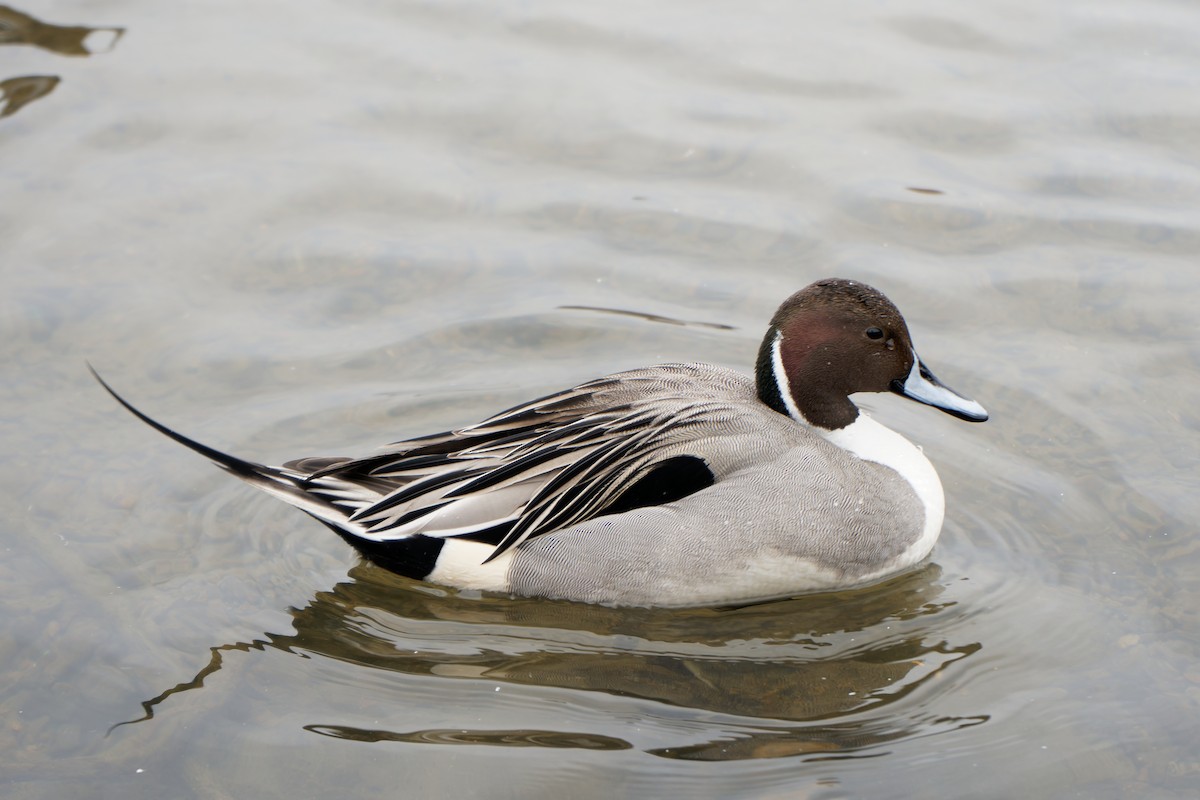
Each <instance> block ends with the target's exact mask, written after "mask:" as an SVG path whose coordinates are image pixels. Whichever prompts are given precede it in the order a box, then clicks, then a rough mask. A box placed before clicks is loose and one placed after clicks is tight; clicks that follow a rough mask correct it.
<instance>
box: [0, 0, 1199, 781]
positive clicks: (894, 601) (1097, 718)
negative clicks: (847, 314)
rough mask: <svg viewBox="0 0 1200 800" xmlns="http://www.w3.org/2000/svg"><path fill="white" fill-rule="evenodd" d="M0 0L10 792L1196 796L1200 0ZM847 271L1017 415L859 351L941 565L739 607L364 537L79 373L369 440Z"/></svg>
mask: <svg viewBox="0 0 1200 800" xmlns="http://www.w3.org/2000/svg"><path fill="white" fill-rule="evenodd" d="M30 15H32V18H36V19H32V18H31V17H30ZM0 20H3V27H0V42H3V43H5V44H7V45H8V46H5V47H3V49H2V50H0V66H2V69H3V74H2V75H0V89H2V90H3V93H4V97H3V99H0V103H2V104H3V107H2V108H0V113H3V114H4V116H3V117H0V142H2V143H3V149H4V153H5V156H6V157H5V160H4V166H3V167H2V170H3V172H2V177H3V186H4V187H6V189H7V191H6V192H5V195H4V197H5V198H6V201H7V202H5V203H4V206H3V213H2V215H0V248H2V252H3V260H2V261H0V270H2V271H3V276H4V287H5V289H4V292H3V294H2V295H0V331H2V333H3V335H2V337H0V341H2V342H3V344H0V348H2V350H0V374H2V375H3V386H4V393H3V395H2V396H0V429H2V431H3V437H4V439H3V440H4V442H5V443H6V445H7V446H6V447H5V453H6V455H5V456H3V457H2V458H0V480H2V484H3V486H4V487H5V488H4V490H3V491H2V492H0V511H2V515H0V519H3V520H4V522H3V523H2V524H0V547H2V548H3V550H2V552H3V558H0V581H2V583H0V585H2V586H3V587H4V589H3V593H2V594H0V608H2V610H3V618H4V632H5V635H4V637H3V640H2V643H0V687H3V688H0V712H2V714H3V720H2V722H0V793H2V794H3V795H4V796H5V797H12V798H42V797H56V798H57V797H68V796H86V797H120V798H131V797H153V798H161V797H179V798H191V797H195V798H209V797H263V798H269V797H297V796H311V795H316V794H328V793H330V792H336V793H337V794H339V795H340V796H346V797H377V796H381V795H383V794H385V793H386V794H387V795H395V794H396V792H397V791H400V792H401V793H403V794H405V795H412V796H430V797H449V796H460V795H461V796H486V797H521V798H527V797H539V796H556V797H558V796H562V797H578V798H590V797H606V798H607V797H613V796H635V797H636V796H695V797H720V798H728V797H744V798H766V797H797V796H799V797H822V798H837V797H862V796H871V797H896V798H908V797H932V796H949V797H971V798H974V797H978V798H991V797H1028V798H1042V797H1046V798H1050V797H1054V798H1057V797H1088V798H1109V797H1111V798H1117V797H1139V798H1143V797H1149V798H1176V797H1179V798H1183V797H1194V796H1195V795H1196V794H1197V792H1198V791H1200V755H1198V753H1200V735H1198V733H1197V724H1196V721H1197V719H1198V714H1197V712H1198V710H1200V709H1198V705H1200V667H1198V666H1197V664H1198V663H1200V661H1198V659H1197V655H1198V653H1197V651H1198V649H1200V648H1198V646H1197V641H1198V640H1200V639H1198V634H1200V616H1198V614H1197V611H1196V609H1197V607H1198V602H1197V601H1198V599H1200V580H1198V579H1197V577H1196V576H1197V575H1200V545H1197V544H1196V538H1195V531H1196V525H1195V520H1196V519H1197V518H1198V516H1200V514H1198V512H1200V501H1198V500H1197V499H1196V498H1197V497H1200V492H1198V491H1197V489H1198V488H1200V486H1198V484H1200V471H1198V469H1197V466H1198V463H1197V462H1198V459H1197V453H1198V452H1200V435H1198V433H1197V431H1198V429H1200V417H1198V414H1197V408H1200V380H1197V377H1196V376H1197V367H1198V366H1200V335H1198V334H1200V329H1198V327H1197V324H1196V319H1195V307H1196V299H1197V298H1198V297H1200V272H1197V270H1196V269H1195V264H1194V261H1195V257H1196V254H1197V252H1200V233H1198V230H1197V226H1196V222H1195V214H1194V209H1195V207H1196V204H1197V200H1200V172H1198V169H1197V165H1198V164H1200V136H1198V135H1197V134H1198V133H1200V121H1198V120H1200V118H1198V117H1197V115H1196V114H1195V112H1194V111H1193V108H1194V102H1195V97H1196V91H1197V89H1198V86H1197V84H1198V83H1200V80H1198V77H1197V76H1200V56H1198V55H1197V51H1196V48H1195V44H1194V43H1195V42H1196V41H1197V39H1198V37H1200V11H1197V10H1196V9H1194V8H1193V7H1192V6H1191V5H1189V4H1183V3H1172V2H1166V0H1157V1H1155V2H1150V3H1137V4H1134V3H1132V2H1127V1H1126V2H1105V3H1083V2H1064V3H1056V4H1050V5H1046V4H1040V3H1030V2H1017V3H1013V2H1004V3H999V2H985V3H983V4H978V3H977V4H971V5H970V6H966V5H962V4H950V3H942V2H936V1H935V0H914V2H910V3H906V4H902V5H901V4H871V5H867V6H863V5H825V6H814V5H812V4H807V5H803V6H794V5H792V4H780V3H769V2H750V3H742V4H739V5H738V6H736V7H733V6H720V5H712V4H705V5H700V6H697V5H696V4H684V3H665V4H664V3H658V4H646V3H616V4H612V3H609V4H594V3H592V4H588V3H561V2H560V3H539V2H522V3H504V4H496V3H472V2H440V3H436V4H433V3H430V4H423V3H406V4H380V3H369V2H353V3H339V4H332V3H322V2H317V1H316V0H308V1H307V2H302V3H300V4H291V5H290V6H288V7H287V10H286V11H283V10H282V9H281V7H280V6H279V5H278V4H268V3H215V2H210V3H204V4H182V5H178V4H176V5H163V4H151V3H146V2H133V1H132V0H129V1H128V2H120V1H119V0H114V1H113V2H106V3H90V4H82V5H81V4H68V3H62V2H48V3H43V4H41V5H39V6H38V7H37V8H36V9H35V8H32V7H22V8H20V9H19V10H18V9H0ZM31 20H32V21H31ZM38 21H40V22H42V23H49V24H52V25H57V26H59V28H58V29H55V28H46V27H44V26H41V25H39V24H37V23H38ZM63 27H66V28H71V27H75V28H77V29H78V30H74V31H70V30H66V31H64V30H62V28H63ZM87 28H95V29H98V30H94V31H88V30H85V29H87ZM81 50H82V51H84V52H85V53H88V54H87V55H85V54H82V53H81V52H80V51H81ZM828 275H844V276H848V277H855V278H859V279H862V280H865V281H868V282H870V283H872V284H875V285H877V286H878V287H879V288H881V289H882V290H884V291H885V292H886V293H887V294H888V295H889V296H891V297H892V299H894V300H895V301H896V302H897V303H898V305H899V306H900V307H901V309H902V310H903V311H904V312H905V314H906V315H907V317H908V319H909V322H910V325H911V327H912V329H913V334H914V337H915V339H916V342H917V345H918V347H919V348H920V352H921V353H922V355H923V357H924V358H925V359H926V360H927V361H928V362H929V363H930V365H931V366H932V367H933V368H934V369H935V371H936V372H937V373H938V374H939V376H940V377H942V378H943V379H945V380H946V381H947V382H948V383H949V384H950V385H952V386H954V387H956V388H958V389H961V390H962V391H964V392H966V393H969V394H971V395H972V396H974V397H976V398H977V399H979V400H980V401H981V402H982V403H983V404H984V405H985V406H986V407H987V408H988V409H989V411H991V412H992V414H993V419H992V421H990V422H989V423H987V424H986V425H983V426H968V425H964V424H962V423H960V422H958V421H956V420H954V419H951V418H949V417H947V416H945V415H941V414H937V413H936V412H933V411H931V410H929V409H927V408H921V407H918V406H916V405H915V404H909V403H905V402H904V401H902V400H899V399H898V398H868V399H867V400H866V401H865V404H866V405H868V406H870V407H871V408H872V410H873V411H874V412H875V413H876V415H877V416H879V417H880V418H882V419H883V420H884V421H885V422H887V423H888V424H890V425H892V426H893V427H895V428H897V429H899V430H901V431H903V432H905V433H906V434H907V435H909V436H910V438H912V439H914V440H915V441H918V442H919V443H921V444H922V445H923V446H924V447H925V449H926V451H927V452H928V453H929V454H930V456H931V458H932V459H933V461H934V462H935V464H936V465H937V466H938V469H939V471H940V472H941V474H942V477H943V482H944V483H945V485H946V491H947V497H948V517H947V523H946V527H945V530H944V532H943V537H942V540H941V542H940V543H939V546H938V548H937V550H936V551H935V553H934V557H933V561H932V563H931V564H929V565H928V566H926V567H924V568H923V569H921V570H918V571H917V572H914V573H912V574H909V575H905V576H901V577H899V578H897V579H895V580H893V581H891V582H889V583H887V584H884V585H882V586H878V587H872V588H869V589H863V590H858V591H854V592H847V593H842V594H836V595H827V596H821V597H811V598H799V599H794V600H787V601H780V602H775V603H768V604H763V605H758V606H753V607H749V608H741V609H719V610H713V609H698V610H688V611H658V610H645V609H642V610H611V609H604V608H592V607H586V606H578V605H574V604H570V603H555V602H545V601H531V600H509V599H506V598H496V597H483V598H480V597H474V596H469V595H466V596H464V595H458V594H456V593H453V592H447V591H443V590H440V589H437V588H435V587H429V586H422V585H420V584H414V583H412V582H408V581H404V580H401V579H399V578H397V577H395V576H391V575H389V574H387V573H384V572H382V571H380V570H378V569H375V568H373V567H370V566H369V565H358V564H356V562H355V559H354V558H353V556H352V554H351V553H350V552H348V549H347V548H346V547H345V545H343V544H342V543H341V542H340V541H338V540H337V539H336V538H335V537H333V536H331V535H330V534H328V532H326V531H325V530H324V529H323V528H322V527H321V526H319V525H317V524H315V523H313V522H311V521H310V520H307V519H305V518H304V517H303V516H302V515H299V514H297V513H296V512H295V511H293V510H291V509H288V508H286V507H284V506H282V505H281V504H279V503H278V502H277V501H274V500H271V499H270V498H267V497H263V496H259V495H258V494H256V493H254V492H252V491H251V490H249V489H247V488H245V487H242V486H241V485H238V484H237V483H236V482H235V481H233V480H231V479H230V478H228V477H227V476H225V475H222V474H221V473H220V472H219V471H218V470H215V469H213V468H212V467H211V466H210V465H208V464H206V463H204V461H203V460H202V459H198V458H196V457H195V456H194V455H192V454H189V453H187V452H185V451H183V450H182V449H181V448H178V447H177V446H175V445H173V444H172V443H170V442H168V441H166V440H165V439H163V438H161V437H159V436H157V435H156V434H154V433H153V432H152V431H149V430H148V429H145V428H144V426H141V425H140V424H139V423H137V422H136V421H135V420H133V419H132V418H130V417H128V415H126V414H124V412H122V411H121V410H120V409H118V408H117V407H115V405H114V404H113V403H112V402H111V401H110V400H109V399H108V398H107V397H106V396H105V395H103V393H102V392H101V390H100V389H99V388H98V387H97V386H96V385H95V384H94V383H93V382H92V381H91V379H90V377H89V376H88V375H87V372H86V369H85V367H84V359H85V358H86V359H90V360H91V361H92V362H93V363H95V365H96V366H97V367H98V368H99V369H100V370H101V371H102V372H103V373H104V374H105V375H106V377H108V378H109V379H110V380H111V381H112V382H113V383H114V384H115V385H116V386H117V387H118V388H119V389H120V390H121V391H123V392H124V393H126V394H127V395H128V396H129V397H130V398H131V399H132V400H134V401H135V402H136V403H138V404H139V405H141V406H142V407H144V408H145V409H146V410H147V411H148V412H150V413H152V414H155V415H156V416H159V417H161V418H162V419H163V420H164V421H166V422H168V423H169V424H172V425H174V426H177V427H179V428H180V429H181V430H183V431H185V432H187V433H189V434H191V435H194V436H196V437H198V438H200V439H201V440H203V441H207V442H210V443H212V444H213V445H215V446H218V447H222V448H226V449H229V450H230V451H232V452H235V453H238V454H241V455H244V456H246V457H249V458H255V459H258V460H263V461H267V462H276V463H277V462H278V461H280V460H283V459H287V458H292V457H296V456H300V455H307V454H315V453H346V454H355V453H360V452H364V451H366V450H368V449H369V448H370V447H372V446H374V445H376V444H379V443H381V442H383V441H386V440H394V439H398V438H401V437H405V436H410V435H417V434H420V433H426V432H429V431H433V430H441V429H443V428H445V427H447V426H453V425H456V424H462V423H465V422H470V421H474V420H476V419H478V418H480V417H482V416H484V415H486V414H488V413H490V412H492V411H495V410H497V409H498V408H501V407H503V406H504V405H506V404H510V403H513V402H517V401H519V400H522V399H527V398H530V397H533V396H536V395H539V394H542V393H545V392H548V391H552V390H555V389H559V388H563V387H565V386H568V385H570V384H572V383H574V382H577V381H580V380H584V379H587V378H591V377H595V376H597V375H600V374H603V373H605V372H609V371H613V370H617V369H622V368H628V367H632V366H638V365H643V364H648V363H655V362H659V361H665V360H679V359H682V360H706V361H711V362H714V363H719V364H724V365H727V366H731V367H736V368H740V369H746V370H748V369H749V367H750V363H751V360H752V359H753V355H754V352H755V348H756V346H757V343H758V339H759V337H760V336H761V334H762V331H763V329H764V326H765V323H766V320H767V318H768V317H769V315H770V313H771V312H772V311H773V310H774V308H775V306H776V305H777V304H778V303H779V301H780V300H782V299H783V298H784V297H785V296H786V295H787V294H789V293H790V292H792V291H794V290H795V289H797V288H799V287H800V286H802V285H804V284H806V283H808V282H809V281H811V280H813V279H815V278H819V277H825V276H828ZM611 310H615V311H620V312H632V313H609V311H611ZM678 321H682V322H685V323H687V324H673V323H674V322H678ZM119 723H128V724H119ZM114 725H116V726H117V727H115V728H114V727H113V726H114ZM110 729H111V730H110Z"/></svg>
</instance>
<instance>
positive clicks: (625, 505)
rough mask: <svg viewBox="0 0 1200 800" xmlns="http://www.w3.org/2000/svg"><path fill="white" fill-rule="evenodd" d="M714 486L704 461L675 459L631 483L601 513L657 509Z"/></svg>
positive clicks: (687, 458)
mask: <svg viewBox="0 0 1200 800" xmlns="http://www.w3.org/2000/svg"><path fill="white" fill-rule="evenodd" d="M713 483H714V478H713V474H712V470H710V469H709V468H708V464H705V463H704V459H702V458H697V457H696V456H675V457H674V458H669V459H667V460H666V461H664V462H662V463H661V464H658V465H657V466H655V467H654V469H652V470H650V471H649V472H647V473H646V474H645V475H643V476H642V477H640V478H638V479H637V480H636V481H634V483H633V485H632V486H630V487H629V488H628V489H626V490H625V491H624V492H622V493H621V494H620V495H619V496H618V497H617V498H616V499H615V500H613V501H612V503H610V504H609V505H608V506H607V507H606V508H605V509H604V511H602V512H601V513H603V514H619V513H621V512H622V511H632V510H633V509H635V508H645V507H646V506H660V505H662V504H663V503H670V502H671V501H672V500H679V499H682V498H684V497H687V496H688V495H689V494H695V493H696V492H698V491H700V490H701V489H707V488H708V487H709V486H712V485H713Z"/></svg>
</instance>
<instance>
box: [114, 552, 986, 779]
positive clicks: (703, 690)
mask: <svg viewBox="0 0 1200 800" xmlns="http://www.w3.org/2000/svg"><path fill="white" fill-rule="evenodd" d="M937 577H938V570H937V568H936V567H932V566H931V567H928V568H926V569H924V570H922V571H920V572H917V573H914V574H910V575H906V576H903V577H901V578H899V579H896V580H893V581H891V582H890V583H888V584H886V585H884V586H876V587H872V588H870V589H864V590H858V591H853V592H842V593H837V594H828V595H820V596H812V597H806V598H798V599H794V600H788V601H780V602H773V603H767V604H761V605H755V606H748V607H743V608H729V609H720V610H716V609H690V610H674V611H671V610H662V609H613V608H605V607H601V606H589V605H581V604H576V603H566V602H549V601H545V600H531V599H507V598H505V599H491V598H470V597H463V596H459V595H454V594H449V593H442V592H440V591H437V590H434V589H432V588H431V587H430V586H428V585H425V584H417V583H413V582H410V581H406V580H405V579H403V578H400V577H398V576H395V575H393V574H391V573H388V572H385V571H383V570H380V569H378V568H375V567H372V566H370V565H367V564H364V565H362V566H360V567H357V568H356V569H355V570H353V571H352V572H351V578H353V580H351V581H348V582H346V583H341V584H338V585H337V586H335V587H334V588H333V590H331V591H329V592H323V593H321V594H319V595H317V596H316V597H315V598H314V599H313V601H312V602H311V603H310V604H309V605H308V606H307V607H305V608H303V609H300V610H296V611H294V612H293V617H294V625H295V629H296V633H295V634H294V635H291V636H277V635H271V634H268V635H267V636H266V637H265V638H264V639H263V640H259V641H255V642H252V643H237V644H231V645H224V646H221V647H217V648H213V650H212V659H211V661H210V663H209V664H208V665H207V666H206V667H205V668H204V669H203V670H201V671H200V673H199V674H197V675H196V676H195V677H194V678H193V679H192V680H190V681H188V682H186V683H182V684H179V685H178V686H175V687H173V688H172V689H169V690H167V691H166V692H163V693H162V694H160V695H159V696H157V697H155V698H153V699H151V700H147V701H145V702H144V703H143V704H142V705H143V708H144V709H145V712H146V713H145V715H144V716H143V717H141V718H140V719H138V720H131V721H130V722H142V721H144V720H148V719H150V718H152V717H153V715H154V710H155V708H156V707H157V706H158V705H159V704H161V703H162V702H163V701H165V700H166V699H167V698H168V697H170V696H171V695H173V694H175V693H177V692H181V691H186V690H189V689H196V688H200V687H201V686H203V684H204V680H205V679H206V678H207V677H208V676H209V675H211V674H213V673H214V672H216V671H217V670H219V669H220V667H221V663H222V658H223V656H224V654H225V653H227V652H229V651H235V650H240V651H249V650H259V649H263V648H266V647H271V648H278V649H281V650H284V651H287V652H301V653H304V654H306V655H309V656H311V655H313V654H317V655H321V656H325V657H328V658H332V659H337V660H339V661H345V662H349V663H354V664H358V665H363V666H367V667H370V668H373V669H379V670H387V671H392V672H401V673H407V674H413V675H426V676H430V678H431V679H435V680H444V679H462V680H486V681H489V682H507V683H512V684H522V685H531V686H549V687H557V688H565V689H572V690H577V691H583V692H604V693H607V694H612V695H619V696H623V697H636V698H641V699H643V700H647V701H653V702H655V703H662V704H667V705H669V706H674V707H680V708H688V709H697V710H700V711H703V712H706V713H708V714H718V715H722V716H724V717H727V719H728V721H729V724H728V725H721V731H722V736H721V737H720V738H719V740H714V741H704V742H699V743H695V742H693V743H688V744H686V745H685V746H681V747H668V748H655V749H650V750H649V751H648V752H651V753H653V754H655V755H659V756H663V757H668V758H683V759H697V760H722V759H746V758H769V757H779V756H795V755H808V756H810V757H811V756H821V757H826V758H828V757H840V758H845V757H849V756H853V755H856V754H858V755H867V754H869V753H865V752H863V751H864V750H866V749H869V748H876V747H877V746H878V745H880V744H883V743H886V742H889V741H894V740H897V739H901V738H911V737H914V736H922V735H929V734H931V733H936V732H938V731H941V730H947V729H954V728H961V727H965V726H969V725H975V724H979V723H981V722H983V721H985V719H986V717H983V716H979V717H972V718H961V717H955V718H947V717H944V716H940V717H934V716H933V715H929V716H924V715H923V714H924V712H921V711H920V710H919V709H918V710H916V711H914V710H912V708H911V706H913V705H919V704H914V703H908V704H902V703H898V702H897V701H900V700H901V699H902V698H904V697H906V696H908V695H909V694H911V693H912V692H914V691H915V690H917V689H918V688H919V687H921V686H923V685H925V684H926V683H927V682H928V681H930V680H931V679H932V678H934V676H937V675H939V674H943V673H944V672H945V670H947V669H948V668H950V667H951V665H953V664H955V662H958V661H960V660H962V659H964V658H966V657H968V656H970V655H971V654H973V653H975V652H976V651H978V650H979V649H980V645H979V644H978V643H959V644H954V643H951V642H948V641H944V640H941V639H939V638H938V637H937V636H936V635H933V634H932V626H926V625H923V624H921V620H922V618H924V617H928V616H930V615H935V614H939V612H942V611H944V610H945V609H946V608H947V607H948V605H950V604H947V603H940V602H938V596H939V595H940V594H941V592H942V587H941V586H940V585H939V584H938V582H937ZM902 706H903V707H904V708H906V709H908V710H901V707H902ZM122 724H127V723H122ZM305 727H306V729H307V730H309V731H312V732H314V733H318V734H321V735H325V736H333V737H337V738H341V739H348V740H356V741H370V742H380V741H400V742H423V743H441V744H474V745H479V744H488V745H496V746H509V747H574V748H588V749H626V748H629V747H632V746H633V745H632V744H631V743H629V742H627V741H625V740H623V739H621V738H617V737H613V736H611V735H600V734H596V733H585V732H579V731H541V730H537V731H535V730H469V729H463V728H452V729H450V728H447V729H437V730H432V729H429V730H387V729H379V728H371V729H365V728H358V727H354V726H347V725H341V724H337V723H336V722H334V721H325V722H319V723H314V724H310V725H307V726H305ZM608 733H611V731H609V732H608Z"/></svg>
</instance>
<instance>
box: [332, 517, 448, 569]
mask: <svg viewBox="0 0 1200 800" xmlns="http://www.w3.org/2000/svg"><path fill="white" fill-rule="evenodd" d="M320 521H321V522H324V523H325V525H326V527H328V528H329V529H330V530H332V531H333V532H334V533H336V534H337V535H338V536H340V537H342V539H343V540H344V541H345V542H346V543H347V544H349V545H350V546H352V547H353V548H354V549H355V550H357V551H358V554H359V555H360V556H362V557H363V558H365V559H367V560H368V561H370V562H371V563H372V564H374V565H375V566H377V567H383V568H384V569H386V570H387V571H388V572H395V573H396V574H397V575H403V576H404V577H406V578H412V579H414V580H418V581H423V580H425V578H427V577H428V576H429V573H431V572H433V568H434V567H436V566H437V561H438V556H440V555H441V554H442V546H443V545H444V544H445V540H443V539H439V538H437V537H436V536H421V535H419V534H418V535H416V536H409V537H407V538H405V539H393V540H391V541H386V542H373V541H371V540H370V539H363V538H361V537H358V536H355V535H354V534H352V533H347V532H346V531H343V530H342V529H341V528H339V527H337V526H336V525H334V524H332V523H329V522H325V520H323V519H322V520H320Z"/></svg>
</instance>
